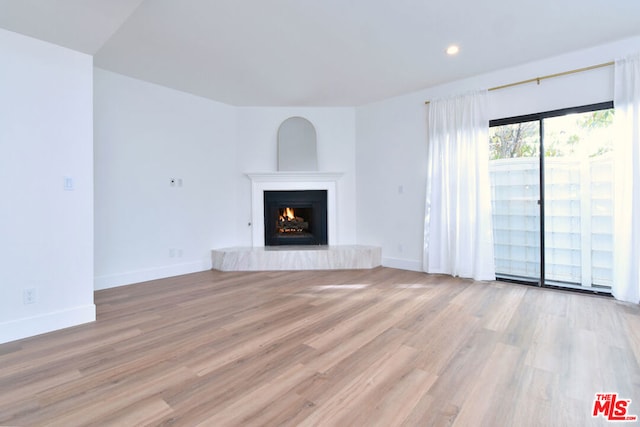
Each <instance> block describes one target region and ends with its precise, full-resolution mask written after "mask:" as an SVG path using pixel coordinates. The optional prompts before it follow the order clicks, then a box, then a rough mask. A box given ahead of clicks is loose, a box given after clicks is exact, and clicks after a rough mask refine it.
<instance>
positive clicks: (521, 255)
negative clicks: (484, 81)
mask: <svg viewBox="0 0 640 427" xmlns="http://www.w3.org/2000/svg"><path fill="white" fill-rule="evenodd" d="M613 114H614V113H613V109H612V105H611V104H610V103H606V104H598V105H592V106H586V107H580V108H576V109H570V110H562V111H553V112H548V113H541V114H537V115H532V116H526V117H516V118H512V119H505V120H498V121H494V122H492V127H491V133H490V147H491V151H490V153H491V154H490V156H491V158H490V171H491V184H492V194H493V204H492V207H493V220H494V239H495V257H496V274H497V276H498V277H499V278H502V279H509V280H516V281H524V282H536V283H538V284H540V285H549V286H562V287H574V288H582V289H602V288H608V287H610V286H611V280H612V262H613V258H612V241H613V237H612V231H613V230H612V214H613V212H612V208H613V199H612V194H613V188H612V182H613V168H612V140H613V139H612V128H611V124H612V119H613Z"/></svg>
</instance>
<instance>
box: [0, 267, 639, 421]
mask: <svg viewBox="0 0 640 427" xmlns="http://www.w3.org/2000/svg"><path fill="white" fill-rule="evenodd" d="M95 299H96V304H97V310H98V320H97V322H95V323H92V324H88V325H82V326H78V327H75V328H70V329H67V330H63V331H58V332H54V333H50V334H46V335H42V336H39V337H34V338H29V339H25V340H21V341H16V342H13V343H7V344H3V345H0V425H20V426H32V425H55V426H64V427H69V426H76V425H100V426H107V425H122V426H133V425H180V426H195V425H203V426H226V425H243V426H244V425H247V426H251V425H272V426H283V425H323V426H325V425H326V426H332V425H336V426H375V425H378V426H393V425H403V426H430V425H435V426H443V425H456V426H492V427H493V426H585V425H607V424H608V423H607V422H605V421H604V420H603V419H602V417H600V418H597V419H593V418H592V417H591V413H592V408H593V400H594V398H595V393H600V392H617V393H619V398H626V399H632V403H631V405H630V407H629V415H631V414H633V415H640V368H639V366H638V360H639V357H640V309H639V307H638V306H636V305H630V304H624V303H620V302H617V301H615V300H613V299H610V298H604V297H596V296H589V295H582V294H576V293H568V292H561V291H553V290H543V289H538V288H533V287H526V286H520V285H510V284H501V283H489V284H487V283H480V282H473V281H470V280H460V279H453V278H450V277H445V276H432V275H426V274H422V273H415V272H407V271H401V270H394V269H388V268H377V269H374V270H368V271H330V272H259V273H221V272H216V271H210V272H203V273H197V274H191V275H186V276H181V277H177V278H171V279H164V280H158V281H154V282H148V283H142V284H137V285H131V286H126V287H120V288H114V289H108V290H104V291H98V292H96V298H95ZM608 425H611V424H608Z"/></svg>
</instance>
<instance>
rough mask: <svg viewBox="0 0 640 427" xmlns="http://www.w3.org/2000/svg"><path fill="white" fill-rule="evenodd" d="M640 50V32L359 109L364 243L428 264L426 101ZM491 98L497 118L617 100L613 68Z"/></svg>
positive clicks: (399, 263)
mask: <svg viewBox="0 0 640 427" xmlns="http://www.w3.org/2000/svg"><path fill="white" fill-rule="evenodd" d="M638 50H640V37H635V38H631V39H627V40H622V41H618V42H615V43H610V44H607V45H602V46H597V47H593V48H591V49H586V50H582V51H577V52H573V53H571V54H567V55H563V56H559V57H554V58H550V59H547V60H544V61H538V62H535V63H531V64H526V65H524V66H520V67H514V68H510V69H504V70H500V71H497V72H493V73H489V74H485V75H481V76H476V77H473V78H470V79H465V80H461V81H457V82H453V83H449V84H446V85H441V86H437V87H433V88H429V89H425V90H423V91H419V92H415V93H411V94H408V95H406V96H401V97H396V98H393V99H389V100H386V101H383V102H379V103H375V104H370V105H365V106H362V107H358V108H357V109H356V139H357V144H356V170H357V180H356V194H357V205H358V213H357V240H358V243H361V244H378V245H382V256H383V265H387V266H392V267H398V268H407V269H414V270H421V269H422V245H423V226H424V225H423V221H424V219H423V218H424V191H425V184H426V168H425V165H426V115H427V108H428V107H427V106H426V105H425V104H424V102H425V101H427V100H432V99H437V98H441V97H447V96H453V95H456V94H460V93H464V92H467V91H469V90H478V89H486V88H490V87H494V86H499V85H502V84H507V83H512V82H516V81H521V80H526V79H530V78H535V77H537V76H543V75H547V74H552V73H558V72H563V71H567V70H571V69H576V68H581V67H587V66H591V65H595V64H599V63H604V62H608V61H612V60H614V59H616V58H620V57H623V56H626V55H628V54H630V53H633V52H637V51H638ZM452 59H453V60H455V58H452ZM489 98H490V99H489V101H490V113H491V114H490V116H491V118H492V119H497V118H503V117H512V116H517V115H522V114H528V113H537V112H542V111H549V110H555V109H560V108H565V107H573V106H578V105H586V104H592V103H597V102H604V101H611V100H612V99H613V68H612V67H607V68H602V69H597V70H593V71H588V72H584V73H580V74H574V75H570V76H564V77H559V78H556V79H551V80H544V81H542V83H541V84H540V85H536V84H535V83H533V84H528V85H523V86H517V87H512V88H509V89H503V90H498V91H492V92H490V95H489ZM400 187H402V190H403V192H402V194H400V191H399V190H400Z"/></svg>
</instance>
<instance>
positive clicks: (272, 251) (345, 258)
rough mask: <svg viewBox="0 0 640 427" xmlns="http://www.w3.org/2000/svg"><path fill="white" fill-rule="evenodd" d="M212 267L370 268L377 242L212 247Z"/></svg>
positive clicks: (377, 254)
mask: <svg viewBox="0 0 640 427" xmlns="http://www.w3.org/2000/svg"><path fill="white" fill-rule="evenodd" d="M211 260H212V266H213V269H214V270H220V271H272V270H352V269H370V268H375V267H378V266H380V265H381V264H382V249H381V248H380V247H378V246H364V245H339V246H267V247H236V248H224V249H214V250H213V251H212V254H211Z"/></svg>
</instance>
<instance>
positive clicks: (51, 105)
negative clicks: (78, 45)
mask: <svg viewBox="0 0 640 427" xmlns="http://www.w3.org/2000/svg"><path fill="white" fill-rule="evenodd" d="M0 58H1V59H0V61H1V65H0V147H1V150H0V152H1V155H0V194H1V195H2V204H1V207H0V236H1V237H0V241H1V242H2V244H0V342H6V341H12V340H16V339H20V338H23V337H27V336H31V335H36V334H40V333H44V332H48V331H52V330H55V329H60V328H63V327H67V326H72V325H76V324H80V323H84V322H90V321H92V320H95V306H94V304H93V256H92V252H93V211H92V204H93V158H92V152H93V146H92V132H93V124H92V120H93V119H92V96H93V95H92V94H93V91H92V73H93V71H92V67H93V66H92V58H91V57H90V56H89V55H85V54H82V53H78V52H74V51H71V50H68V49H65V48H61V47H59V46H55V45H52V44H49V43H45V42H41V41H38V40H35V39H32V38H28V37H25V36H22V35H18V34H15V33H12V32H8V31H5V30H0ZM64 177H70V178H72V180H73V185H74V189H73V190H72V191H65V190H64ZM25 289H35V295H36V302H35V303H33V304H26V305H25V304H24V303H23V291H24V290H25Z"/></svg>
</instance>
